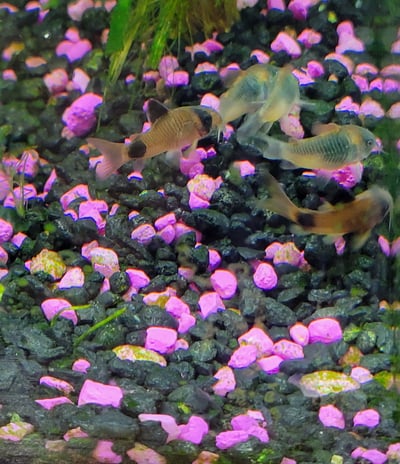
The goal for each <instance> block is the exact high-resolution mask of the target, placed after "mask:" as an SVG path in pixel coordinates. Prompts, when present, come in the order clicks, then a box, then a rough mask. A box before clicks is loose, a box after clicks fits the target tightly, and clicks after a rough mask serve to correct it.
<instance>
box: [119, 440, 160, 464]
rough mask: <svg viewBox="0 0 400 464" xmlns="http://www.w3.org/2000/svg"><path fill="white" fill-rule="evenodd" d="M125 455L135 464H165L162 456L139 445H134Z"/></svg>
mask: <svg viewBox="0 0 400 464" xmlns="http://www.w3.org/2000/svg"><path fill="white" fill-rule="evenodd" d="M126 454H127V455H128V457H129V458H130V459H131V460H132V461H134V462H135V464H167V460H166V458H165V457H164V456H162V455H161V454H159V453H157V452H156V451H154V450H152V449H151V448H148V447H147V446H145V445H142V444H141V443H135V446H134V447H133V448H131V449H129V450H128V451H127V452H126Z"/></svg>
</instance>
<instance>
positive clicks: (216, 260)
mask: <svg viewBox="0 0 400 464" xmlns="http://www.w3.org/2000/svg"><path fill="white" fill-rule="evenodd" d="M221 261H222V258H221V255H220V254H219V253H218V251H217V250H213V249H209V250H208V271H213V270H214V269H216V268H217V267H218V266H219V265H220V264H221Z"/></svg>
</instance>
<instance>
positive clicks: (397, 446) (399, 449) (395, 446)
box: [386, 443, 400, 462]
mask: <svg viewBox="0 0 400 464" xmlns="http://www.w3.org/2000/svg"><path fill="white" fill-rule="evenodd" d="M386 457H387V458H388V459H392V460H393V462H400V443H392V444H391V445H389V447H388V449H387V451H386Z"/></svg>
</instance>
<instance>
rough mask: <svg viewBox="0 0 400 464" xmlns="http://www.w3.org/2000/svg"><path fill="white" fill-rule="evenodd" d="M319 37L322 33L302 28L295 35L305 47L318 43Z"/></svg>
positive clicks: (320, 37)
mask: <svg viewBox="0 0 400 464" xmlns="http://www.w3.org/2000/svg"><path fill="white" fill-rule="evenodd" d="M321 39H322V35H321V34H320V33H319V32H317V31H314V29H304V30H303V31H302V32H301V33H300V35H299V36H298V37H297V40H298V41H299V42H300V43H302V44H303V45H304V46H305V47H306V48H311V47H312V46H313V45H316V44H319V43H320V42H321Z"/></svg>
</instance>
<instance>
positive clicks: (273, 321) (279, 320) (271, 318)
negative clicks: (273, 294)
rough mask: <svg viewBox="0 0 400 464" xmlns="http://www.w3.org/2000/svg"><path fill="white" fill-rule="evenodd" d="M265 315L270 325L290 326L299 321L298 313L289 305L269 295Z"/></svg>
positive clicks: (266, 300) (266, 299)
mask: <svg viewBox="0 0 400 464" xmlns="http://www.w3.org/2000/svg"><path fill="white" fill-rule="evenodd" d="M264 315H265V322H266V323H267V324H268V325H276V326H284V327H288V326H290V325H293V324H294V323H296V321H297V319H296V315H295V314H294V312H293V311H292V310H291V309H290V308H289V307H288V306H286V305H284V304H282V303H279V302H278V301H277V300H274V299H273V298H269V297H267V298H265V309H264Z"/></svg>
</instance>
